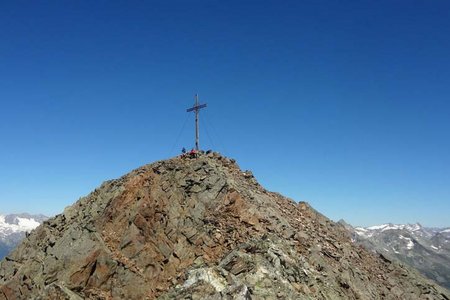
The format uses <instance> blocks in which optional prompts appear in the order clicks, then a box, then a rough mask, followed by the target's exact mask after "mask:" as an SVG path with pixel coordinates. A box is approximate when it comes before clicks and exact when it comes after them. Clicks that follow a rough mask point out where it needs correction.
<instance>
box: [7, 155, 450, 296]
mask: <svg viewBox="0 0 450 300" xmlns="http://www.w3.org/2000/svg"><path fill="white" fill-rule="evenodd" d="M24 298H31V299H155V298H160V299H449V298H450V294H449V292H448V291H447V290H445V289H442V288H440V287H438V286H436V285H435V284H433V283H432V282H430V281H428V280H427V279H425V278H423V277H422V276H421V275H419V274H418V273H417V272H415V271H413V270H411V269H409V268H408V267H405V266H403V265H400V264H398V263H395V262H393V261H391V260H390V259H388V258H386V257H385V256H383V255H378V254H377V255H375V254H373V253H370V252H368V251H367V250H365V249H364V248H363V247H359V246H356V245H354V244H353V243H352V241H351V239H350V237H349V234H348V231H347V230H346V229H345V228H343V227H342V226H340V225H338V224H336V223H334V222H332V221H331V220H329V219H327V218H326V217H324V216H323V215H321V214H320V213H318V212H316V211H315V210H314V209H312V208H311V207H310V206H309V205H308V204H307V203H304V202H301V203H296V202H294V201H292V200H290V199H288V198H285V197H283V196H281V195H280V194H277V193H272V192H268V191H266V190H265V189H264V188H263V187H261V186H260V185H259V184H258V183H257V181H256V180H255V178H254V177H253V175H252V173H251V172H249V171H244V172H243V171H241V170H240V169H239V167H238V166H237V164H236V163H235V162H234V161H233V160H230V159H228V158H225V157H222V156H220V155H219V154H217V153H209V154H204V155H200V156H199V157H198V158H189V157H176V158H173V159H169V160H165V161H159V162H156V163H153V164H150V165H146V166H143V167H141V168H139V169H136V170H134V171H132V172H131V173H129V174H127V175H125V176H123V177H121V178H119V179H117V180H111V181H107V182H105V183H104V184H102V185H101V186H100V187H99V188H98V189H96V190H95V191H93V192H92V193H91V194H90V195H88V196H87V197H84V198H82V199H80V200H79V201H78V202H76V203H75V204H74V205H73V206H71V207H68V208H67V209H65V211H64V212H63V213H62V214H60V215H57V216H56V217H54V218H52V219H50V220H48V221H46V222H44V223H43V225H41V226H39V227H38V228H37V229H36V230H34V231H33V232H32V233H31V234H30V235H29V236H28V237H27V238H26V239H25V240H24V241H23V242H22V243H21V245H20V246H19V247H18V248H17V249H16V250H15V251H13V252H12V253H11V254H10V255H9V256H7V257H6V258H5V259H4V260H3V261H1V262H0V299H8V300H10V299H24Z"/></svg>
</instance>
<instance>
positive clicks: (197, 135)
mask: <svg viewBox="0 0 450 300" xmlns="http://www.w3.org/2000/svg"><path fill="white" fill-rule="evenodd" d="M205 107H206V103H205V104H199V103H198V95H197V94H195V104H194V106H193V107H191V108H188V109H187V110H186V111H187V112H191V111H194V112H195V149H196V150H197V151H198V150H200V147H199V145H198V139H199V129H198V114H199V111H200V109H202V108H205Z"/></svg>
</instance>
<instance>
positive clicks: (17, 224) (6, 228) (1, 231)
mask: <svg viewBox="0 0 450 300" xmlns="http://www.w3.org/2000/svg"><path fill="white" fill-rule="evenodd" d="M39 225H40V223H39V222H38V221H37V220H36V218H34V217H32V216H29V217H26V216H24V215H7V216H5V215H0V238H4V237H6V236H8V235H10V234H13V233H18V232H26V231H31V230H33V229H35V228H36V227H38V226H39Z"/></svg>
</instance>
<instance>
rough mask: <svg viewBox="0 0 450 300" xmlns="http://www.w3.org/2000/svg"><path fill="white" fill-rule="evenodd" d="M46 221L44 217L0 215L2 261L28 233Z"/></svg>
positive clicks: (0, 254) (0, 253)
mask: <svg viewBox="0 0 450 300" xmlns="http://www.w3.org/2000/svg"><path fill="white" fill-rule="evenodd" d="M46 219H47V217H46V216H44V215H30V214H10V215H0V259H2V258H3V257H5V256H6V255H7V254H8V253H9V252H10V251H11V250H13V249H14V248H15V247H16V246H17V245H18V244H19V243H20V241H21V240H22V239H23V238H24V237H25V233H26V232H30V231H31V230H33V229H34V228H36V227H37V226H39V224H40V223H42V222H43V221H44V220H46Z"/></svg>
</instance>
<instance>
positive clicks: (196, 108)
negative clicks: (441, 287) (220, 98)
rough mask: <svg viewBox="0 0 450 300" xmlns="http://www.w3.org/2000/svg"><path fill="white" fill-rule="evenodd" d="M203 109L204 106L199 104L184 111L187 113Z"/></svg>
mask: <svg viewBox="0 0 450 300" xmlns="http://www.w3.org/2000/svg"><path fill="white" fill-rule="evenodd" d="M205 107H206V104H200V105H196V106H194V107H191V108H188V109H186V111H187V112H191V111H194V110H199V109H202V108H205Z"/></svg>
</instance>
